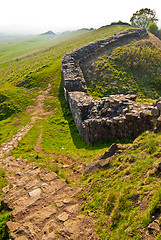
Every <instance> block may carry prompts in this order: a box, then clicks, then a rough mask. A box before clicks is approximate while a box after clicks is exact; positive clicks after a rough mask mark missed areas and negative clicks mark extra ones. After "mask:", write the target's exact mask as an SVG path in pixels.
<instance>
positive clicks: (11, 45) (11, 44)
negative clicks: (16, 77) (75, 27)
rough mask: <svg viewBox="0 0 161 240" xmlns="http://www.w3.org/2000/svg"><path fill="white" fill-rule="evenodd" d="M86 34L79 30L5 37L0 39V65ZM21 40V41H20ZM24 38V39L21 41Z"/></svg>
mask: <svg viewBox="0 0 161 240" xmlns="http://www.w3.org/2000/svg"><path fill="white" fill-rule="evenodd" d="M85 32H88V30H82V31H81V30H80V31H75V32H71V33H70V32H68V33H66V34H62V35H57V36H56V35H37V36H34V37H28V38H27V37H26V38H25V37H23V36H22V37H17V38H16V36H8V37H7V36H6V38H4V37H0V63H3V62H6V61H10V60H11V59H15V58H16V60H18V59H19V57H21V56H23V57H24V55H28V54H31V53H32V52H35V51H38V50H40V49H43V48H45V47H49V46H53V45H55V44H57V43H60V42H61V41H64V40H67V39H70V38H72V37H73V36H77V35H80V34H82V33H85ZM21 38H22V39H21ZM23 38H24V39H23Z"/></svg>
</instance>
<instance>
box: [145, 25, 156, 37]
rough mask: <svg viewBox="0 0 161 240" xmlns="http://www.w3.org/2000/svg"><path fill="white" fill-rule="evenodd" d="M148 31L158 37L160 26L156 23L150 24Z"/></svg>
mask: <svg viewBox="0 0 161 240" xmlns="http://www.w3.org/2000/svg"><path fill="white" fill-rule="evenodd" d="M147 30H148V31H149V32H151V33H153V34H154V35H156V36H157V35H158V30H159V29H158V26H157V25H156V23H150V24H149V26H148V28H147Z"/></svg>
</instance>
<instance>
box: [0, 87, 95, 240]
mask: <svg viewBox="0 0 161 240" xmlns="http://www.w3.org/2000/svg"><path fill="white" fill-rule="evenodd" d="M49 90H50V86H49V87H48V89H47V90H46V91H41V93H40V95H39V96H38V101H37V106H36V107H35V108H32V109H30V110H32V111H33V112H32V117H31V123H30V124H29V125H26V126H24V127H22V128H21V129H20V130H18V132H17V134H15V135H14V136H13V137H12V138H11V139H9V140H8V141H7V142H6V143H4V144H2V145H1V147H0V168H1V169H5V170H6V174H7V180H8V183H9V185H8V186H7V187H5V188H4V189H3V192H4V193H5V195H4V197H3V201H2V206H3V207H5V208H8V209H11V210H12V212H11V214H10V221H9V222H8V223H7V227H8V229H9V233H10V239H16V240H27V239H33V240H36V239H38V240H49V239H50V240H51V239H73V240H77V239H80V240H81V239H82V240H87V239H99V238H98V236H97V235H96V234H95V232H94V224H95V220H94V219H93V218H91V217H88V216H84V215H81V214H80V210H81V200H80V199H78V198H77V194H78V193H79V192H80V191H81V188H80V187H79V186H76V185H75V186H74V187H70V186H69V185H68V184H67V183H66V180H64V179H59V178H58V176H57V174H56V173H54V172H51V171H50V170H49V169H41V168H40V167H39V166H38V165H37V164H36V163H30V162H29V161H28V160H27V159H22V158H21V157H19V158H15V157H13V156H12V155H11V151H12V150H13V149H14V148H16V147H17V146H18V143H19V142H20V141H21V139H22V138H23V137H24V136H25V135H26V134H27V133H28V131H29V130H30V129H31V128H32V126H33V124H34V123H35V122H36V119H39V118H40V116H41V115H48V114H49V115H50V114H51V112H48V113H44V111H43V100H44V98H45V97H47V94H48V92H49ZM39 140H40V139H39Z"/></svg>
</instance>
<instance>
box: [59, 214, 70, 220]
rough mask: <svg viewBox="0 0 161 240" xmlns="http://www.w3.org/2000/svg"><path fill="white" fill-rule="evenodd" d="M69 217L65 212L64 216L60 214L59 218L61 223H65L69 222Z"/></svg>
mask: <svg viewBox="0 0 161 240" xmlns="http://www.w3.org/2000/svg"><path fill="white" fill-rule="evenodd" d="M68 217H69V215H68V213H66V212H63V213H62V214H60V215H59V216H58V219H59V221H61V222H65V221H67V220H68Z"/></svg>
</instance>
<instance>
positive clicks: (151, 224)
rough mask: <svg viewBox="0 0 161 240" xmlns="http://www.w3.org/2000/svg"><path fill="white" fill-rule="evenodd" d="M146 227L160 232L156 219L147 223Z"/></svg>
mask: <svg viewBox="0 0 161 240" xmlns="http://www.w3.org/2000/svg"><path fill="white" fill-rule="evenodd" d="M148 229H149V230H155V231H157V232H160V230H161V229H160V223H159V221H158V220H154V221H153V222H152V223H150V224H149V226H148Z"/></svg>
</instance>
